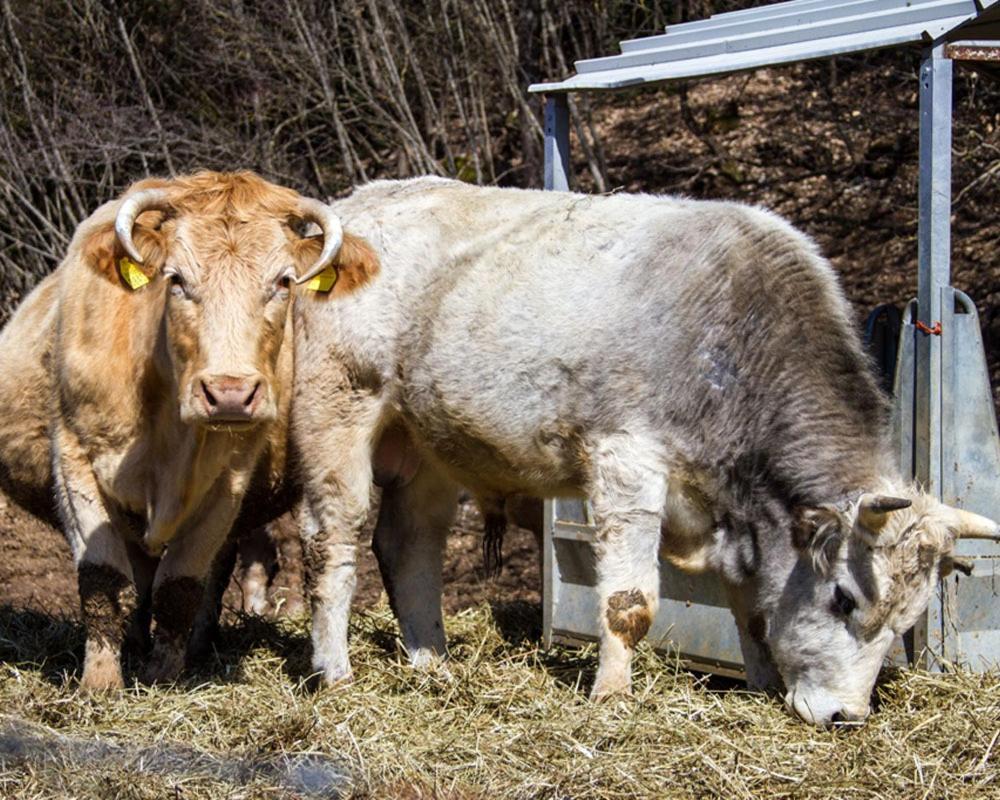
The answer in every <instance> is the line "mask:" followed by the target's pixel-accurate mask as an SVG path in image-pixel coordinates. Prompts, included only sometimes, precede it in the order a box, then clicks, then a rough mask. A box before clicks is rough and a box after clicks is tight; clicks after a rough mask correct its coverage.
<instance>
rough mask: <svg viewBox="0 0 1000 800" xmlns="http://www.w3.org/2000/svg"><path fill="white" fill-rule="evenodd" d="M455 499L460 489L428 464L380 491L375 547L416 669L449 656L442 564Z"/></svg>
mask: <svg viewBox="0 0 1000 800" xmlns="http://www.w3.org/2000/svg"><path fill="white" fill-rule="evenodd" d="M457 499H458V487H457V486H456V485H455V484H453V483H452V482H451V481H450V480H449V479H448V478H446V477H445V476H443V475H442V474H441V473H439V472H438V471H437V470H435V469H434V468H433V467H432V466H431V465H429V464H428V463H427V462H424V463H423V464H422V465H421V467H420V470H419V471H418V472H417V474H416V475H415V476H414V478H413V480H412V481H411V482H410V483H408V484H407V485H405V486H389V487H386V488H385V489H384V490H383V492H382V505H381V508H380V509H379V517H378V524H377V525H376V527H375V535H374V537H373V538H372V549H373V550H374V551H375V557H376V558H377V559H378V566H379V570H380V571H381V573H382V581H383V583H384V584H385V588H386V592H387V593H388V595H389V603H390V604H391V605H392V610H393V612H395V614H396V619H397V620H399V628H400V632H401V633H402V636H403V645H404V647H405V648H406V652H407V654H408V655H409V658H410V663H411V664H413V666H415V667H426V666H430V665H432V664H435V663H437V662H438V661H439V660H440V659H441V658H443V657H444V655H445V654H446V646H445V636H444V622H443V620H442V615H441V562H442V557H443V551H444V542H445V539H446V537H447V535H448V527H449V526H450V525H451V520H452V518H453V517H454V516H455V506H456V503H457Z"/></svg>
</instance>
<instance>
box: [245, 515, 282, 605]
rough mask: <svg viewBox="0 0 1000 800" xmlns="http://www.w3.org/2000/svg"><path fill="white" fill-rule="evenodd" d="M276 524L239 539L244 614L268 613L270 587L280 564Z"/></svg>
mask: <svg viewBox="0 0 1000 800" xmlns="http://www.w3.org/2000/svg"><path fill="white" fill-rule="evenodd" d="M273 525H275V523H271V525H261V526H259V527H257V528H254V529H253V530H251V531H250V532H249V533H246V534H243V535H241V536H240V537H239V544H238V549H239V567H238V571H237V580H238V582H239V586H240V594H241V595H242V598H241V599H242V603H243V613H244V614H257V615H258V616H264V614H266V613H267V609H268V604H267V587H268V585H269V584H270V582H271V578H272V577H273V575H274V572H275V571H276V569H277V565H278V552H277V545H276V543H275V540H274V536H273V535H272V530H273V529H272V526H273Z"/></svg>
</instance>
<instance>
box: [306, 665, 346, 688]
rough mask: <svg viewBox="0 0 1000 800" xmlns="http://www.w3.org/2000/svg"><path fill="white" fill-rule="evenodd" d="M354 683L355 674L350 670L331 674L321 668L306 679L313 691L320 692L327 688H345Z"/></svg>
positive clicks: (307, 686) (307, 685)
mask: <svg viewBox="0 0 1000 800" xmlns="http://www.w3.org/2000/svg"><path fill="white" fill-rule="evenodd" d="M352 683H354V674H353V673H352V672H350V671H348V672H346V673H337V674H333V675H329V674H327V673H326V672H323V671H322V670H319V671H317V672H314V673H313V674H312V675H310V676H309V677H308V678H306V680H305V686H306V688H307V689H308V690H309V691H312V692H319V691H322V690H326V689H343V688H346V687H347V686H350V685H351V684H352Z"/></svg>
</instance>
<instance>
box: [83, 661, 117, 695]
mask: <svg viewBox="0 0 1000 800" xmlns="http://www.w3.org/2000/svg"><path fill="white" fill-rule="evenodd" d="M124 687H125V681H124V680H123V679H122V671H121V668H120V667H118V666H115V667H114V668H113V669H111V668H109V669H86V668H85V669H84V670H83V675H82V676H81V678H80V688H81V689H83V691H85V692H94V693H97V692H112V691H117V690H118V689H122V688H124Z"/></svg>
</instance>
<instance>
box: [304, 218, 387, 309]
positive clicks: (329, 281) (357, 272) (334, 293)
mask: <svg viewBox="0 0 1000 800" xmlns="http://www.w3.org/2000/svg"><path fill="white" fill-rule="evenodd" d="M322 241H323V239H322V237H318V236H313V237H309V238H306V239H301V240H300V241H299V243H298V245H297V246H296V251H295V259H296V261H297V262H298V266H299V269H300V270H302V269H307V268H308V267H309V265H311V264H313V263H315V261H316V259H317V258H318V257H319V255H320V251H321V249H322ZM379 268H380V265H379V260H378V256H377V255H375V250H374V249H373V248H372V246H371V245H370V244H368V242H366V241H365V240H364V239H362V238H361V237H360V236H354V235H353V234H350V233H344V239H343V242H342V243H341V245H340V250H339V251H338V252H337V256H336V258H334V260H333V263H332V264H331V265H330V266H329V267H327V268H326V270H324V271H323V272H321V273H320V274H319V275H317V276H316V277H315V278H313V279H311V280H308V281H306V282H305V283H304V284H303V287H304V288H305V290H306V292H307V293H308V294H309V295H311V296H312V297H314V298H316V299H318V300H321V299H324V298H331V297H343V296H344V295H348V294H351V293H352V292H356V291H357V290H358V289H360V288H361V287H363V286H364V285H365V284H366V283H368V282H369V281H371V280H372V278H374V277H375V276H376V275H378V271H379Z"/></svg>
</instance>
